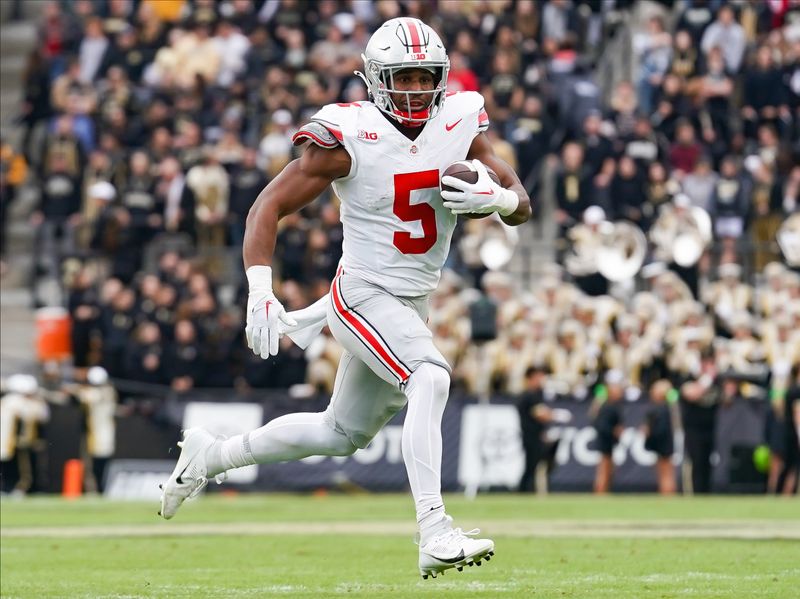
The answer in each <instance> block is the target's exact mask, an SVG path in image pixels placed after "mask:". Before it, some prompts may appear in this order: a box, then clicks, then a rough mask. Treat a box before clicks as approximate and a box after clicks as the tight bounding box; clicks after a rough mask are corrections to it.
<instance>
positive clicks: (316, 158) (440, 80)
mask: <svg viewBox="0 0 800 599" xmlns="http://www.w3.org/2000/svg"><path fill="white" fill-rule="evenodd" d="M362 58H363V59H364V73H359V75H360V76H361V78H362V79H363V80H364V82H365V83H366V85H367V87H368V88H369V95H370V101H368V102H355V103H352V104H330V105H327V106H324V107H323V108H322V109H321V110H320V111H319V112H317V113H316V114H315V115H314V116H313V117H312V118H311V122H310V123H308V124H306V125H304V126H303V127H302V128H301V129H300V130H299V131H298V132H297V133H296V134H295V135H294V137H293V141H294V143H295V144H302V143H307V142H310V143H309V146H308V148H307V149H306V150H305V152H304V154H303V155H302V157H300V158H299V159H297V160H295V161H293V162H291V163H290V164H289V165H287V166H286V168H284V170H283V171H282V172H281V173H280V175H278V176H277V177H276V178H275V179H274V180H273V181H272V182H271V183H270V184H269V185H268V186H267V187H266V188H265V189H264V190H263V191H262V192H261V194H260V195H259V196H258V198H257V200H256V202H255V204H254V205H253V208H252V209H251V211H250V214H249V216H248V219H247V229H246V232H245V238H244V248H243V255H244V264H245V268H246V271H247V280H248V283H249V289H250V295H249V299H248V304H247V325H246V334H247V342H248V345H249V347H250V348H251V349H252V350H253V351H254V352H255V353H256V354H259V355H260V356H261V357H262V358H264V359H268V358H269V357H270V356H272V355H275V354H277V352H278V347H279V344H278V341H279V338H280V335H281V334H282V333H284V332H285V333H287V334H288V335H289V336H290V337H292V339H293V340H294V341H295V342H296V343H298V344H300V345H302V344H303V343H304V342H305V343H307V342H308V332H309V331H311V332H312V336H313V334H315V333H316V332H317V331H319V330H320V329H321V328H322V327H323V325H324V324H325V323H326V322H327V324H328V326H329V327H330V330H331V331H332V332H333V335H334V336H335V338H336V339H337V341H338V342H339V343H340V344H341V345H342V346H343V347H344V349H345V352H344V354H343V356H342V359H341V361H340V363H339V367H338V371H337V376H336V382H335V386H334V391H333V396H332V398H331V401H330V404H329V406H328V408H327V409H326V410H325V411H324V412H321V413H316V414H309V413H300V414H289V415H286V416H282V417H280V418H277V419H275V420H273V421H271V422H269V423H268V424H266V425H265V426H263V427H261V428H259V429H257V430H254V431H251V432H249V433H246V434H244V435H237V436H235V437H231V438H229V439H219V438H215V437H214V436H212V435H211V434H209V433H208V432H206V431H204V430H200V429H191V430H189V431H186V433H185V434H184V440H183V442H182V447H183V449H182V452H181V455H180V458H179V460H178V464H177V466H176V468H175V470H174V472H173V473H172V475H171V476H170V478H169V480H168V481H167V483H166V485H164V487H163V496H162V504H161V515H162V516H163V517H164V518H171V517H173V516H174V515H175V512H176V511H177V509H178V507H180V505H181V503H182V502H183V501H184V499H186V498H187V497H190V496H192V495H194V494H196V493H198V492H199V490H200V489H202V488H203V486H204V485H205V484H206V481H207V479H208V478H209V477H215V476H218V475H221V474H223V473H224V472H225V471H227V470H230V469H232V468H238V467H241V466H246V465H250V464H263V463H272V462H281V461H286V460H298V459H301V458H304V457H307V456H312V455H327V456H346V455H350V454H352V453H353V452H355V451H356V450H357V449H358V448H362V447H366V446H367V444H368V443H369V442H370V440H371V439H372V438H373V437H374V436H375V434H376V433H377V432H378V431H379V430H380V429H381V428H382V427H383V426H384V425H385V424H386V423H387V422H388V421H389V419H391V418H392V416H393V415H394V414H396V413H397V412H398V411H399V410H400V409H402V408H403V406H405V405H406V404H408V411H407V413H406V419H405V424H404V426H403V438H402V448H403V459H404V461H405V464H406V469H407V472H408V477H409V482H410V485H411V492H412V494H413V497H414V502H415V505H416V512H417V523H418V526H419V568H420V573H421V574H422V575H423V577H424V578H427V577H428V576H429V575H432V576H434V577H435V576H436V575H437V574H438V573H439V572H442V571H444V570H446V569H448V568H454V567H455V568H458V569H459V570H460V569H461V568H463V567H464V565H467V564H472V563H477V564H480V561H481V560H488V559H489V558H490V556H491V555H492V554H493V552H494V543H493V542H492V541H491V540H488V539H476V538H472V537H473V536H474V534H476V533H475V532H473V533H466V532H463V531H462V530H461V529H460V528H456V527H454V526H453V525H452V519H451V518H450V517H449V516H448V515H447V514H446V512H445V507H444V502H443V501H442V495H441V474H440V471H441V460H442V435H441V420H442V413H443V412H444V408H445V404H446V402H447V397H448V390H449V387H450V366H449V365H448V363H447V361H446V360H445V359H444V357H443V356H442V355H441V353H440V352H439V350H437V348H436V347H435V346H434V344H433V340H432V334H431V331H430V330H429V329H428V328H427V326H426V324H425V323H426V320H427V316H428V315H427V312H428V296H429V294H430V293H431V292H432V291H433V290H434V289H435V288H436V286H437V284H438V282H439V276H440V273H441V269H442V266H443V264H444V261H445V259H446V257H447V254H448V250H449V247H450V239H451V236H452V234H453V229H454V228H455V225H456V220H457V217H458V215H460V214H464V215H470V216H485V215H489V214H491V213H493V212H497V213H498V214H499V216H500V218H502V219H503V221H504V222H505V223H506V224H508V225H519V224H521V223H524V222H525V221H527V220H528V218H529V217H530V214H531V206H530V200H529V198H528V195H527V193H526V192H525V189H524V188H523V186H522V184H521V183H520V181H519V178H518V177H517V175H516V174H515V172H514V171H513V169H512V168H511V167H510V166H509V165H508V164H506V163H505V162H503V161H502V160H500V159H499V158H498V157H497V156H496V155H495V154H494V152H493V150H492V146H491V145H490V143H489V141H488V140H487V137H486V136H485V135H484V132H485V131H486V129H487V128H488V126H489V117H488V116H487V114H486V111H485V110H484V106H483V105H484V101H483V97H482V96H481V95H480V94H478V93H475V92H462V93H453V94H448V92H447V73H448V69H449V61H448V58H447V53H446V51H445V48H444V45H443V44H442V41H441V39H440V38H439V36H438V35H437V34H436V32H435V31H433V29H431V28H430V27H428V26H427V25H425V24H424V23H423V22H422V21H420V20H418V19H413V18H397V19H392V20H390V21H387V22H386V23H384V24H383V25H382V26H381V27H380V28H379V29H378V30H377V31H376V32H375V33H374V34H373V36H372V37H371V38H370V40H369V43H368V44H367V48H366V50H365V52H364V54H363V55H362ZM463 160H468V161H471V162H470V164H471V166H472V168H473V169H474V171H476V172H477V175H478V176H477V181H476V182H475V183H474V184H469V183H466V182H465V181H463V180H461V179H458V178H455V177H444V178H442V177H441V173H442V172H443V171H444V170H445V169H446V168H447V167H448V166H449V165H451V164H452V163H453V162H456V161H463ZM487 167H488V168H491V169H492V170H494V171H495V172H496V173H497V175H498V177H499V180H500V184H499V185H498V184H497V183H495V182H493V181H492V179H491V178H490V177H489V174H488V172H487ZM440 179H441V181H440ZM331 184H332V185H333V186H334V189H335V191H336V194H337V195H338V196H339V197H340V198H341V200H342V208H341V221H342V224H343V227H344V242H343V257H342V260H341V263H340V267H339V270H338V273H337V275H336V277H335V279H334V280H333V282H332V284H331V289H330V294H329V296H328V297H327V298H324V299H323V300H321V301H320V302H318V303H317V304H315V305H314V306H312V307H311V308H309V309H306V310H301V311H298V312H296V313H294V312H293V313H287V312H286V311H285V310H284V307H283V306H282V305H281V303H280V301H278V299H277V298H276V297H275V294H274V293H273V286H272V269H271V267H270V264H271V263H272V257H273V252H274V248H275V235H276V230H277V225H278V220H279V219H280V218H281V217H283V216H285V215H287V214H290V213H293V212H295V211H297V210H300V209H301V208H302V207H303V206H305V205H307V204H309V203H310V202H312V201H314V199H315V198H317V197H318V196H319V195H320V194H321V193H322V192H323V191H324V190H325V188H326V187H327V186H328V185H331ZM440 184H441V185H447V186H449V187H451V188H454V189H455V191H452V190H451V191H441V190H440ZM303 338H304V341H301V339H303Z"/></svg>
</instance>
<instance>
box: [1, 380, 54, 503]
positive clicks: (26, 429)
mask: <svg viewBox="0 0 800 599" xmlns="http://www.w3.org/2000/svg"><path fill="white" fill-rule="evenodd" d="M5 387H6V389H5V390H6V391H7V392H6V394H5V395H3V397H2V398H0V469H2V476H0V482H2V488H0V491H2V492H3V493H13V494H14V495H17V496H24V495H25V494H26V493H28V492H29V491H31V490H32V489H33V488H34V484H35V482H36V481H35V473H36V469H35V466H36V455H37V454H38V452H39V449H40V448H39V444H40V438H39V432H38V431H39V430H40V425H41V424H43V423H45V422H47V421H48V420H49V418H50V410H49V408H48V406H47V402H45V400H44V399H43V398H42V395H41V393H40V392H39V384H38V382H37V381H36V378H35V377H33V376H31V375H29V374H15V375H12V376H10V377H8V381H6V385H5ZM12 469H13V470H16V472H15V473H14V474H12ZM14 479H16V480H14ZM11 481H13V482H14V484H13V486H12V485H11Z"/></svg>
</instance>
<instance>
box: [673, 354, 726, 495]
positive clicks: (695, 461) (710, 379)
mask: <svg viewBox="0 0 800 599" xmlns="http://www.w3.org/2000/svg"><path fill="white" fill-rule="evenodd" d="M718 382H719V381H718V380H717V366H716V360H715V356H714V353H713V352H705V353H704V354H703V356H702V364H701V366H700V371H699V373H698V375H697V376H696V377H691V378H689V379H688V380H686V382H684V383H683V384H682V385H681V387H680V399H681V419H682V421H683V431H684V443H685V445H686V457H685V458H684V469H685V470H688V471H689V475H688V478H689V479H690V480H691V488H690V489H686V488H684V492H690V493H694V494H699V493H710V492H711V452H712V451H713V449H714V434H715V427H716V413H717V406H718V405H719V403H720V401H721V399H722V395H721V391H720V388H719V385H718V384H716V383H718Z"/></svg>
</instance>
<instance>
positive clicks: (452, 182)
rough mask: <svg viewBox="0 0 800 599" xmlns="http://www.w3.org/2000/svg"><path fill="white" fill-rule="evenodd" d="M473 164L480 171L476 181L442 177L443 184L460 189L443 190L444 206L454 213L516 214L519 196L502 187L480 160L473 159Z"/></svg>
mask: <svg viewBox="0 0 800 599" xmlns="http://www.w3.org/2000/svg"><path fill="white" fill-rule="evenodd" d="M472 165H473V166H474V167H475V170H476V171H477V172H478V180H477V181H476V182H475V183H467V182H466V181H462V180H461V179H456V178H455V177H450V176H447V177H442V185H446V186H448V187H453V188H455V189H458V190H459V191H442V199H443V200H444V202H443V204H442V205H443V206H444V207H445V208H447V209H449V210H450V211H451V212H452V213H453V214H469V213H477V214H488V213H490V212H497V213H498V214H500V216H509V215H511V214H514V212H516V211H517V208H518V207H519V196H518V195H517V194H516V193H514V192H513V191H511V190H510V189H505V188H504V187H500V185H498V184H497V183H495V182H494V181H492V179H491V177H489V171H487V170H486V166H484V164H483V163H482V162H481V161H480V160H477V159H475V160H473V161H472Z"/></svg>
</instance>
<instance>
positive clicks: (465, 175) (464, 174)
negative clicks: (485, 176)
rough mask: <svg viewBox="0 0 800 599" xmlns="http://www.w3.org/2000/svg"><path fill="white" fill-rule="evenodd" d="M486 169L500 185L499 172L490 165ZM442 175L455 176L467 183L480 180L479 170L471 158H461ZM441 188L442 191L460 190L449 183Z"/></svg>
mask: <svg viewBox="0 0 800 599" xmlns="http://www.w3.org/2000/svg"><path fill="white" fill-rule="evenodd" d="M484 166H485V165H484ZM486 170H487V171H489V177H491V179H492V181H494V182H495V183H497V184H498V185H500V178H499V177H498V176H497V173H495V172H494V171H493V170H492V169H490V168H489V167H488V166H487V167H486ZM442 177H455V178H456V179H461V180H462V181H466V182H467V183H476V182H477V181H478V172H477V171H476V170H475V167H474V166H472V162H470V161H469V160H459V161H458V162H454V163H453V164H451V165H450V166H448V167H447V168H446V169H445V170H444V172H443V173H442ZM441 188H442V191H458V190H457V189H455V188H454V187H449V186H447V185H442V186H441Z"/></svg>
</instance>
